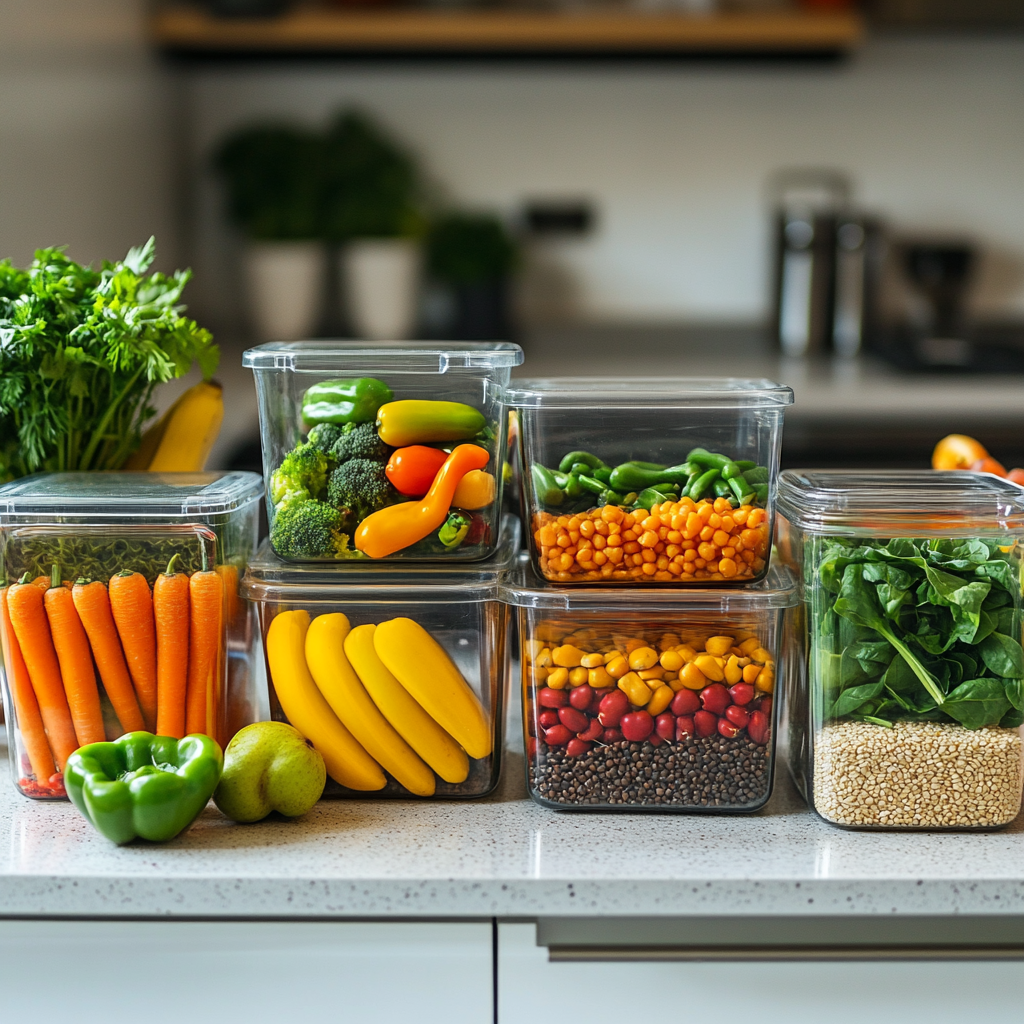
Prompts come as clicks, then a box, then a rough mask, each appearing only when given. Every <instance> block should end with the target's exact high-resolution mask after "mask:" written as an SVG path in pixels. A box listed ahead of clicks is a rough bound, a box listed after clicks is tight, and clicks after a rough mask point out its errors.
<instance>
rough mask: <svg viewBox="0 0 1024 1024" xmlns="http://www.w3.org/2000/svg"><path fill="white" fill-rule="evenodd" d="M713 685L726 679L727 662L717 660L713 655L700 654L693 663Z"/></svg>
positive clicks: (720, 659)
mask: <svg viewBox="0 0 1024 1024" xmlns="http://www.w3.org/2000/svg"><path fill="white" fill-rule="evenodd" d="M693 663H694V665H696V666H697V668H699V669H700V670H701V672H703V673H704V675H705V676H706V677H707V678H708V679H710V680H711V682H713V683H720V682H722V680H723V679H725V662H724V660H723V659H722V658H716V657H715V656H714V655H713V654H698V655H697V657H696V658H694V661H693Z"/></svg>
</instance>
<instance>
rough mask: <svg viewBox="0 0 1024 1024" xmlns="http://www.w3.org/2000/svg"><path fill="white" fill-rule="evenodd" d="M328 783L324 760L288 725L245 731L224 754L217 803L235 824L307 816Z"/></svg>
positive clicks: (265, 725)
mask: <svg viewBox="0 0 1024 1024" xmlns="http://www.w3.org/2000/svg"><path fill="white" fill-rule="evenodd" d="M326 781H327V769H326V768H325V767H324V759H323V757H321V756H320V753H319V751H316V750H314V749H313V747H311V746H310V745H309V743H307V742H306V740H305V738H304V737H303V735H302V733H300V732H299V730H298V729H296V728H294V727H293V726H290V725H286V724H285V723H284V722H256V723H254V724H253V725H247V726H246V727H245V728H244V729H240V730H239V731H238V732H237V733H236V734H235V736H234V738H233V739H232V740H231V742H230V743H229V744H228V747H227V750H225V751H224V774H223V775H222V776H221V779H220V784H219V785H218V786H217V789H216V791H215V792H214V794H213V801H214V803H215V804H216V805H217V806H218V807H219V808H220V810H221V811H222V813H224V814H226V815H227V816H228V817H229V818H231V819H232V820H233V821H261V820H262V819H263V818H265V817H266V816H267V815H268V814H270V812H271V811H277V812H278V813H279V814H283V815H285V816H286V817H288V818H297V817H299V815H301V814H305V813H306V812H307V811H308V810H310V808H312V807H313V805H314V804H315V803H316V802H317V800H319V799H320V796H321V795H322V793H323V791H324V783H325V782H326Z"/></svg>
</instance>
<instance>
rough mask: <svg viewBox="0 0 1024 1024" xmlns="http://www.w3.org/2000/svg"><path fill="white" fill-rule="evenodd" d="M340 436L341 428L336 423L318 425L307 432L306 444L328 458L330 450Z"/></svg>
mask: <svg viewBox="0 0 1024 1024" xmlns="http://www.w3.org/2000/svg"><path fill="white" fill-rule="evenodd" d="M341 434H342V427H341V425H340V424H338V423H318V424H317V425H316V426H315V427H313V429H312V430H311V431H310V432H309V436H308V437H307V438H306V442H307V444H311V445H312V446H313V447H314V448H316V449H318V450H319V451H322V452H323V453H324V455H326V456H328V457H330V455H331V448H333V447H334V444H335V442H336V441H337V440H338V438H339V437H341Z"/></svg>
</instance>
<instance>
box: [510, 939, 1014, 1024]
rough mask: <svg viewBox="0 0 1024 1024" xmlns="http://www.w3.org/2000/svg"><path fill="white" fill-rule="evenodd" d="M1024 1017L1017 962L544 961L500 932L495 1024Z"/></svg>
mask: <svg viewBox="0 0 1024 1024" xmlns="http://www.w3.org/2000/svg"><path fill="white" fill-rule="evenodd" d="M1022 1019H1024V963H979V962H969V963H935V962H933V963H892V962H890V963H638V962H611V963H609V962H603V963H566V962H562V963H550V962H549V961H548V952H547V950H546V949H545V948H544V947H541V946H538V945H537V944H536V938H535V928H534V926H533V925H532V924H502V925H499V928H498V1024H538V1022H539V1021H559V1020H585V1021H586V1022H587V1024H623V1022H629V1021H641V1020H661V1021H666V1022H671V1024H705V1022H708V1021H712V1022H722V1024H731V1022H733V1021H754V1022H756V1024H794V1022H799V1024H816V1022H819V1021H820V1022H821V1024H865V1022H870V1024H968V1022H971V1021H984V1022H985V1024H1002V1022H1004V1021H1005V1022H1007V1024H1009V1022H1012V1024H1019V1022H1020V1021H1021V1020H1022Z"/></svg>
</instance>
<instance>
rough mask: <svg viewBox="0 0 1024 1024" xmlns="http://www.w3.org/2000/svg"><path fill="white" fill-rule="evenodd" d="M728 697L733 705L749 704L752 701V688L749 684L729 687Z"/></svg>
mask: <svg viewBox="0 0 1024 1024" xmlns="http://www.w3.org/2000/svg"><path fill="white" fill-rule="evenodd" d="M729 696H730V697H732V702H733V704H740V705H742V704H749V703H750V702H751V701H752V700H753V699H754V688H753V687H752V686H751V685H750V683H737V684H736V685H735V686H730V687H729Z"/></svg>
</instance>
